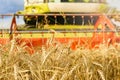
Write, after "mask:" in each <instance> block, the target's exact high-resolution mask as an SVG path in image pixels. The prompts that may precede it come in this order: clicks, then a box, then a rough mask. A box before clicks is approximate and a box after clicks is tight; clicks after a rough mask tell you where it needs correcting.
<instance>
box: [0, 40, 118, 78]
mask: <svg viewBox="0 0 120 80" xmlns="http://www.w3.org/2000/svg"><path fill="white" fill-rule="evenodd" d="M25 47H26V46H24V44H22V45H17V44H16V43H15V42H14V43H13V42H10V43H9V44H6V45H0V80H120V45H119V44H117V47H116V48H115V47H114V46H112V45H110V46H109V47H106V46H105V45H104V44H101V45H100V46H99V48H98V49H86V48H83V47H79V48H77V49H76V50H71V49H70V47H69V46H68V45H67V44H60V43H57V44H56V46H54V45H52V44H51V45H50V47H47V48H46V47H45V46H43V47H40V48H37V49H36V48H35V53H34V54H32V55H30V54H29V53H28V52H27V51H26V50H25Z"/></svg>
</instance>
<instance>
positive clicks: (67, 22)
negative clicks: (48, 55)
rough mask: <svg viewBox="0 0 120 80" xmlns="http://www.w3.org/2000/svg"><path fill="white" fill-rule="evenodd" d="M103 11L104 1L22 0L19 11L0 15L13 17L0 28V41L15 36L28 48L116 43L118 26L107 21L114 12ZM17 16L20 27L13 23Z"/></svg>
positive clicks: (119, 37) (118, 40)
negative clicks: (6, 28) (7, 23)
mask: <svg viewBox="0 0 120 80" xmlns="http://www.w3.org/2000/svg"><path fill="white" fill-rule="evenodd" d="M105 10H108V6H107V4H106V1H105V0H25V4H24V10H23V11H19V12H17V13H16V14H14V15H1V17H2V18H4V16H13V18H12V22H11V27H10V29H9V30H7V31H4V32H3V31H2V30H1V34H0V44H6V43H7V42H9V41H10V40H11V39H12V38H15V39H16V42H17V43H18V44H21V43H22V42H26V45H27V46H29V50H30V49H31V51H32V47H41V46H43V45H44V46H49V44H50V43H51V42H53V43H54V44H55V42H58V43H62V44H70V47H71V49H73V50H74V49H76V48H77V47H80V46H83V47H85V48H90V49H91V48H96V47H98V46H97V45H99V44H102V43H104V44H107V46H109V45H110V44H114V43H119V42H120V34H119V29H118V28H116V26H115V25H113V23H112V22H111V18H112V17H113V16H115V15H114V14H112V15H106V14H104V13H103V12H105ZM19 16H23V19H24V22H25V25H24V26H22V27H21V26H20V25H18V24H17V22H16V17H19ZM18 35H19V36H20V38H16V36H18ZM31 53H33V52H31Z"/></svg>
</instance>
